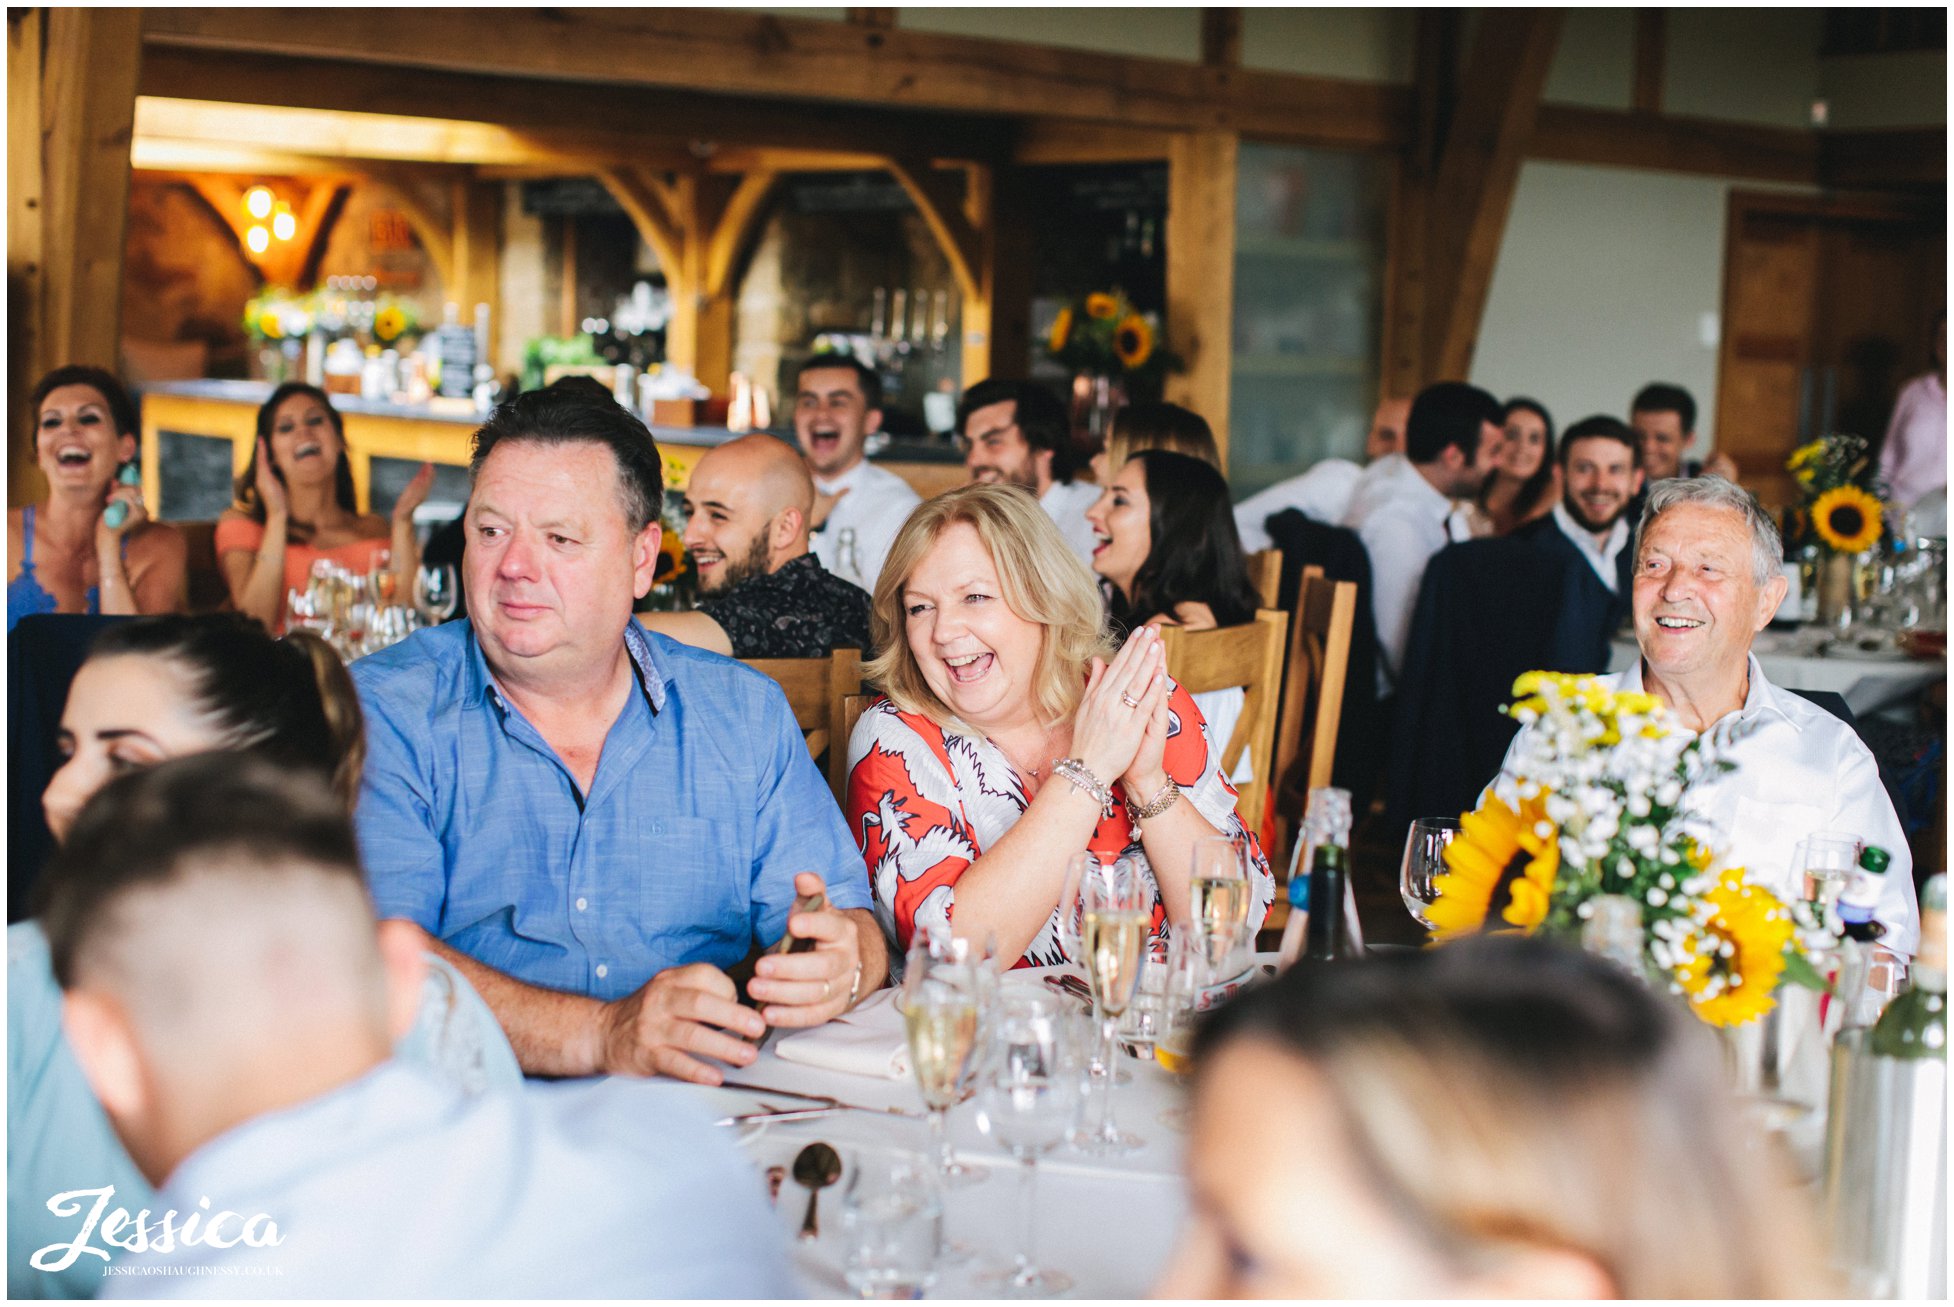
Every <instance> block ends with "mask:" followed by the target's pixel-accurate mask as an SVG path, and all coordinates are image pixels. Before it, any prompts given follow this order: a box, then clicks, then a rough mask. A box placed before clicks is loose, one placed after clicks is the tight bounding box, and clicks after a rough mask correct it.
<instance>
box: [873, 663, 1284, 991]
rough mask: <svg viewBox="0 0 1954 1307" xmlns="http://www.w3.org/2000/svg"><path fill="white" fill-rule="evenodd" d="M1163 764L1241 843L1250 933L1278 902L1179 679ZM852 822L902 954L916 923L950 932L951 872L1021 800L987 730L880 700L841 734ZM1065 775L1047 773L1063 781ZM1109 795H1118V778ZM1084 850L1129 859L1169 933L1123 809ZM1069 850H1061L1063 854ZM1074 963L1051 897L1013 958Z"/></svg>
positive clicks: (1156, 924) (991, 836) (881, 914)
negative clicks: (957, 727) (945, 723)
mask: <svg viewBox="0 0 1954 1307" xmlns="http://www.w3.org/2000/svg"><path fill="white" fill-rule="evenodd" d="M1167 709H1168V727H1167V732H1168V733H1167V747H1166V750H1165V753H1164V755H1163V763H1164V766H1165V769H1166V772H1167V774H1168V775H1169V776H1171V777H1173V778H1174V780H1175V781H1176V782H1177V783H1178V784H1179V785H1180V787H1181V792H1182V793H1183V794H1185V795H1186V797H1187V798H1188V800H1189V801H1190V802H1192V803H1193V804H1194V806H1195V808H1197V809H1198V810H1199V811H1200V813H1201V815H1202V816H1203V817H1205V818H1207V820H1208V822H1209V823H1210V824H1211V825H1213V826H1214V828H1215V829H1216V830H1218V831H1220V832H1221V833H1222V834H1224V835H1229V836H1232V837H1234V838H1235V839H1238V840H1247V841H1248V847H1249V850H1250V853H1251V855H1252V859H1251V860H1252V865H1251V867H1250V875H1249V880H1250V884H1249V890H1250V906H1249V914H1248V919H1249V923H1250V929H1251V930H1254V929H1259V928H1260V926H1261V924H1262V921H1263V919H1264V918H1265V917H1267V916H1268V913H1269V905H1270V904H1271V903H1272V902H1273V901H1274V899H1275V877H1274V876H1273V875H1272V874H1271V873H1270V871H1269V860H1268V857H1267V855H1266V854H1264V853H1263V852H1262V847H1261V845H1260V843H1259V842H1258V841H1257V840H1256V839H1255V836H1254V835H1253V834H1252V833H1251V832H1249V831H1248V830H1246V829H1245V828H1244V827H1243V825H1242V823H1241V820H1240V819H1239V818H1237V817H1236V815H1235V797H1236V796H1235V787H1234V786H1233V785H1230V784H1229V783H1228V778H1227V777H1226V776H1224V775H1222V772H1221V760H1220V755H1221V750H1220V749H1219V748H1217V747H1215V745H1214V744H1213V742H1212V741H1211V740H1210V739H1209V738H1208V727H1207V723H1206V722H1204V721H1203V720H1202V719H1201V712H1200V709H1198V708H1196V707H1195V706H1194V700H1193V697H1192V696H1190V695H1189V694H1188V693H1187V691H1185V690H1183V689H1182V688H1181V687H1180V686H1179V685H1174V686H1173V687H1172V689H1171V692H1170V693H1169V695H1168V704H1167ZM848 761H849V771H848V797H847V802H846V804H845V805H844V808H845V811H846V813H847V816H848V822H849V825H850V826H852V827H853V828H854V832H855V838H856V840H857V841H858V842H859V843H860V845H861V849H862V861H863V862H864V863H866V864H867V866H868V878H869V884H870V886H871V887H872V888H873V889H874V892H875V914H876V917H877V918H878V919H879V920H880V921H881V922H882V930H883V933H884V934H886V935H888V936H889V938H890V940H891V941H893V945H894V948H895V950H896V955H897V956H898V957H900V956H902V954H903V953H904V952H905V951H906V950H907V949H908V948H909V941H910V937H911V936H912V935H913V934H914V933H915V931H916V928H917V926H918V924H921V925H922V926H923V928H924V929H925V930H940V931H945V932H947V931H948V930H949V926H950V918H951V916H952V914H953V913H954V912H955V911H956V895H957V879H958V877H960V876H962V875H963V873H964V871H965V870H966V869H967V868H968V867H969V866H970V864H971V863H973V862H975V861H976V860H977V859H978V857H979V856H981V855H982V854H983V852H984V850H985V849H987V848H989V847H991V846H992V845H993V844H995V843H997V841H998V840H999V839H1001V838H1002V837H1003V835H1004V832H1006V831H1008V830H1010V829H1011V826H1012V824H1013V823H1015V822H1016V821H1017V820H1018V818H1019V817H1020V816H1022V815H1023V814H1024V810H1025V808H1026V806H1027V805H1028V802H1029V801H1028V800H1027V799H1026V798H1025V793H1024V786H1023V785H1022V783H1021V782H1020V781H1019V779H1018V775H1017V772H1016V771H1015V770H1014V769H1013V768H1012V766H1011V764H1010V763H1009V762H1008V761H1006V760H1005V757H1004V754H1003V753H1002V751H1000V750H999V749H998V747H997V746H996V745H994V744H992V743H991V742H990V741H989V740H988V739H986V738H985V737H984V736H982V735H974V734H973V735H960V734H957V733H955V732H946V731H945V730H944V729H943V728H942V727H940V726H938V725H937V724H936V723H935V722H932V721H931V720H930V719H929V718H927V717H924V716H921V715H919V714H914V713H905V712H901V711H898V710H897V708H896V706H895V705H894V704H892V703H890V702H889V701H888V700H887V699H878V700H877V701H876V702H875V703H874V704H872V705H871V706H870V707H869V708H868V709H867V710H866V711H864V712H863V713H862V716H861V720H860V721H858V722H857V723H856V724H855V733H854V735H853V736H852V737H851V738H850V739H849V741H848ZM1066 783H1067V782H1066V781H1064V780H1063V779H1053V780H1048V781H1046V784H1048V785H1064V784H1066ZM1113 795H1114V797H1115V798H1116V799H1121V800H1123V799H1124V798H1125V791H1124V790H1123V789H1122V787H1121V786H1120V784H1119V783H1118V782H1114V784H1113ZM1086 847H1087V848H1089V849H1091V850H1092V851H1093V852H1095V853H1098V854H1099V855H1100V856H1101V857H1102V858H1115V857H1134V858H1136V859H1137V861H1139V863H1140V864H1141V866H1142V868H1143V870H1142V875H1143V876H1144V877H1145V879H1146V882H1147V884H1148V885H1149V886H1151V887H1152V890H1153V935H1154V936H1155V937H1156V938H1159V939H1162V940H1164V939H1165V937H1166V934H1167V913H1166V909H1165V908H1164V907H1163V906H1162V904H1161V902H1160V889H1159V886H1158V885H1156V884H1154V880H1153V869H1152V867H1151V866H1149V865H1148V864H1147V861H1146V856H1145V854H1144V852H1143V851H1142V849H1141V845H1140V837H1139V832H1137V831H1136V830H1135V829H1134V827H1133V821H1132V819H1131V818H1130V817H1128V816H1127V814H1126V809H1125V808H1124V807H1123V806H1122V807H1120V808H1117V809H1115V811H1114V813H1113V815H1112V816H1110V817H1102V818H1100V820H1099V824H1098V825H1097V826H1095V827H1093V831H1092V837H1091V839H1090V840H1088V841H1087V843H1086ZM1069 852H1070V850H1068V854H1069ZM1072 960H1073V959H1072V958H1071V956H1070V955H1069V954H1068V953H1067V952H1066V949H1065V944H1064V941H1063V939H1062V938H1061V936H1060V934H1059V929H1058V904H1057V903H1056V902H1054V903H1053V904H1052V911H1051V915H1050V917H1048V918H1047V919H1046V921H1045V924H1044V925H1043V926H1041V927H1039V930H1038V934H1037V936H1036V938H1034V939H1033V940H1032V941H1031V946H1030V947H1029V948H1027V949H1026V950H1025V953H1024V956H1023V957H1021V958H1019V959H1018V961H1017V962H1016V964H1015V965H1017V966H1021V967H1038V966H1052V965H1055V964H1058V963H1062V962H1070V961H1072Z"/></svg>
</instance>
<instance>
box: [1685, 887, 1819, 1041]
mask: <svg viewBox="0 0 1954 1307" xmlns="http://www.w3.org/2000/svg"><path fill="white" fill-rule="evenodd" d="M1703 902H1704V904H1705V905H1706V906H1707V907H1708V908H1709V909H1710V911H1709V914H1708V917H1707V920H1698V921H1696V922H1693V923H1691V925H1690V926H1689V927H1688V929H1687V931H1686V933H1685V934H1684V935H1683V936H1682V938H1681V939H1680V940H1678V941H1677V946H1678V947H1677V953H1678V956H1679V960H1678V961H1677V962H1676V963H1675V965H1674V966H1672V967H1671V969H1670V974H1671V975H1672V976H1673V977H1674V978H1675V981H1676V983H1677V984H1678V985H1680V986H1681V987H1682V991H1683V993H1684V994H1685V995H1686V996H1687V997H1688V998H1689V1002H1690V1006H1691V1007H1693V1008H1694V1009H1695V1010H1696V1015H1697V1016H1698V1017H1700V1018H1701V1019H1702V1020H1704V1021H1706V1022H1708V1023H1709V1024H1711V1025H1713V1026H1740V1025H1743V1024H1744V1023H1745V1022H1747V1021H1754V1020H1756V1019H1757V1018H1758V1017H1761V1016H1763V1015H1764V1014H1765V1013H1766V1012H1768V1011H1770V1010H1771V1005H1772V1003H1773V1002H1774V1001H1775V1000H1774V999H1773V997H1772V995H1773V993H1774V992H1775V991H1776V989H1777V987H1778V979H1779V977H1780V976H1782V975H1783V974H1784V950H1785V946H1786V945H1788V944H1789V943H1790V942H1791V936H1792V930H1793V927H1792V921H1791V913H1790V911H1789V909H1787V908H1786V907H1785V906H1784V904H1783V902H1781V901H1780V900H1779V899H1778V896H1777V895H1775V894H1773V893H1771V892H1770V891H1769V890H1767V889H1765V888H1763V887H1762V886H1759V885H1752V884H1750V883H1749V882H1747V881H1746V880H1745V879H1744V872H1743V869H1742V868H1741V867H1733V868H1730V869H1728V870H1726V871H1724V872H1723V873H1722V875H1720V876H1718V877H1717V883H1716V884H1715V885H1714V886H1712V887H1711V888H1710V890H1709V892H1708V893H1706V894H1704V896H1703Z"/></svg>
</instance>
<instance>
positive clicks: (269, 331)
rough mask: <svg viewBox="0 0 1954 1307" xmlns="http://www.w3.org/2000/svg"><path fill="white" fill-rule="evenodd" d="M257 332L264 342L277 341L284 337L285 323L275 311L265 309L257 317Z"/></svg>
mask: <svg viewBox="0 0 1954 1307" xmlns="http://www.w3.org/2000/svg"><path fill="white" fill-rule="evenodd" d="M258 331H259V333H260V334H262V335H263V336H264V338H265V339H266V340H279V339H282V338H283V337H284V335H285V323H284V322H283V321H282V320H281V319H280V318H279V316H278V314H277V312H276V311H274V310H272V309H266V310H265V311H264V312H263V313H260V314H259V315H258Z"/></svg>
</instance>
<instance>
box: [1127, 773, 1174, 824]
mask: <svg viewBox="0 0 1954 1307" xmlns="http://www.w3.org/2000/svg"><path fill="white" fill-rule="evenodd" d="M1180 798H1181V786H1180V782H1179V781H1177V780H1175V779H1174V778H1173V777H1172V776H1169V777H1168V778H1167V783H1166V784H1165V785H1163V786H1161V787H1160V793H1158V794H1156V795H1154V796H1153V797H1152V798H1151V799H1148V800H1147V801H1146V802H1145V803H1143V804H1141V805H1140V806H1139V807H1137V808H1136V807H1134V806H1133V800H1131V799H1128V800H1127V801H1126V815H1127V816H1129V817H1131V818H1132V819H1133V824H1134V825H1136V826H1137V825H1139V824H1140V823H1141V822H1143V821H1145V820H1147V819H1148V818H1149V817H1158V816H1159V815H1160V814H1161V813H1163V812H1165V811H1167V809H1169V808H1171V807H1173V806H1174V805H1175V804H1176V803H1179V802H1180Z"/></svg>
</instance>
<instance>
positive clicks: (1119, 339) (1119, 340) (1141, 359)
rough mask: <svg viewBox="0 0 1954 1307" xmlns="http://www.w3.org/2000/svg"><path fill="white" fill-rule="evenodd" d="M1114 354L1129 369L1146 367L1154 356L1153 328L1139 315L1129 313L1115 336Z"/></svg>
mask: <svg viewBox="0 0 1954 1307" xmlns="http://www.w3.org/2000/svg"><path fill="white" fill-rule="evenodd" d="M1113 353H1114V354H1116V355H1118V356H1119V361H1120V362H1121V363H1123V364H1125V365H1126V366H1127V367H1129V368H1137V367H1142V366H1144V365H1145V363H1146V361H1147V360H1148V359H1149V358H1150V357H1152V355H1153V328H1152V327H1150V326H1148V325H1147V320H1146V319H1145V318H1143V317H1141V316H1140V315H1139V314H1137V313H1129V314H1128V315H1127V316H1126V320H1125V321H1123V322H1121V323H1120V324H1119V331H1118V332H1117V333H1115V335H1114V336H1113Z"/></svg>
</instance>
